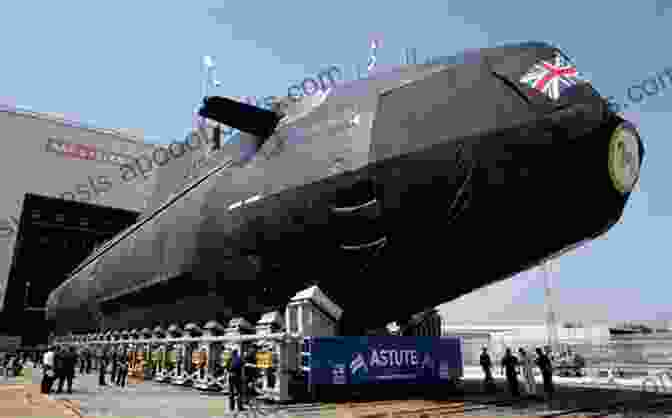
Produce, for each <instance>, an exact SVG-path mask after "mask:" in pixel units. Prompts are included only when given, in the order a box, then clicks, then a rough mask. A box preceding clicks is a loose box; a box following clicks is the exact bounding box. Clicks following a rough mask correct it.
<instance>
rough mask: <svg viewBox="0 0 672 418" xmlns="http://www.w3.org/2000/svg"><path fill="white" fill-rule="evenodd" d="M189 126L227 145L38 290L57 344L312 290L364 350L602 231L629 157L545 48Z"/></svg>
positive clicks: (593, 94)
mask: <svg viewBox="0 0 672 418" xmlns="http://www.w3.org/2000/svg"><path fill="white" fill-rule="evenodd" d="M199 114H200V115H201V116H202V117H203V118H205V119H206V120H208V121H209V122H216V123H221V124H223V125H226V126H230V127H233V128H235V129H237V130H238V132H239V133H238V134H237V135H236V136H235V138H233V139H232V140H231V141H229V142H226V143H224V144H223V145H222V146H221V149H219V150H217V152H216V153H217V155H218V156H219V157H218V158H216V159H215V160H216V164H214V165H212V166H209V167H206V168H204V169H203V170H204V171H203V172H202V173H201V174H200V175H199V176H198V177H197V178H196V179H195V180H194V181H193V182H192V183H190V184H188V185H187V186H185V187H184V188H183V189H182V190H181V191H180V192H179V193H176V194H174V195H172V196H170V197H167V198H166V199H160V200H161V204H157V205H155V206H154V207H152V209H151V211H148V212H147V213H143V215H142V216H141V217H140V220H139V221H138V222H137V223H136V224H135V225H133V226H131V227H129V228H128V229H126V230H124V231H122V232H121V233H120V234H119V235H118V236H116V237H115V238H114V239H112V240H110V241H109V242H108V243H106V244H105V245H103V246H102V247H101V248H99V249H97V250H96V251H95V252H94V253H92V254H91V256H89V257H88V258H87V259H86V260H85V261H84V262H83V263H82V264H80V265H79V266H77V268H75V270H74V271H73V272H72V274H71V275H70V276H69V277H68V278H67V280H66V281H65V282H63V283H62V284H61V285H60V286H59V287H58V288H56V289H55V290H54V291H52V292H51V294H50V296H49V298H48V302H47V306H46V315H47V318H48V319H50V320H52V321H53V324H54V327H55V330H56V331H55V332H56V334H57V335H60V334H64V333H67V332H91V331H93V330H97V329H100V328H101V327H103V325H102V324H104V327H105V328H142V327H150V328H151V327H153V326H154V325H156V324H157V323H160V324H168V323H170V322H173V321H180V322H187V321H189V322H191V321H209V320H213V319H214V320H217V321H220V322H221V321H226V320H228V319H229V318H231V317H233V316H246V317H247V318H254V317H255V316H256V317H258V316H259V315H261V314H263V313H265V312H268V311H271V310H276V309H284V306H285V305H286V304H287V302H288V300H289V298H291V297H292V296H293V295H294V294H295V293H296V292H298V291H301V290H302V289H305V288H306V287H307V286H311V285H318V286H319V288H320V289H321V290H322V291H323V292H324V294H325V295H327V296H328V297H329V298H330V299H331V300H333V301H334V302H335V303H336V304H337V305H338V306H340V307H341V308H342V309H343V315H342V317H341V320H340V322H339V323H340V334H341V335H365V334H364V333H365V332H366V331H367V330H370V329H373V328H379V327H382V326H384V325H385V324H387V323H389V322H392V321H399V322H404V321H406V320H407V319H408V318H410V317H411V316H412V315H413V314H415V313H417V312H420V311H423V310H425V309H427V308H431V307H434V306H437V305H439V304H442V303H445V302H448V301H451V300H453V299H456V298H458V297H460V296H462V295H464V294H466V293H469V292H472V291H474V290H476V289H478V288H481V287H484V286H486V285H489V284H492V283H494V282H497V281H500V280H505V279H507V278H510V277H512V276H513V275H515V274H517V273H519V272H521V271H524V270H527V269H529V268H532V267H534V266H536V265H539V264H540V263H542V262H544V261H545V260H548V259H549V258H553V257H557V256H558V255H559V254H563V253H564V252H566V251H568V250H570V249H572V248H575V247H576V246H578V245H581V244H582V243H585V242H586V241H590V240H592V239H595V238H598V237H600V236H601V235H603V234H605V233H606V232H607V231H608V230H609V229H610V228H612V227H613V226H614V225H616V224H617V223H618V222H619V220H620V219H621V218H622V215H623V211H624V208H625V206H626V203H627V202H628V200H629V198H630V196H631V193H632V191H633V189H634V188H635V185H636V184H637V182H638V181H639V173H640V168H641V164H642V161H643V158H644V146H643V143H642V140H641V138H640V135H639V133H638V130H637V127H636V126H634V125H633V124H631V123H629V122H628V121H627V120H625V119H624V117H623V116H622V115H621V114H618V113H614V112H613V111H612V110H611V109H610V107H609V104H608V102H607V100H606V99H605V98H603V97H602V96H601V95H600V94H599V93H598V92H597V91H596V89H595V88H594V87H593V86H592V85H591V83H590V81H588V80H586V79H585V78H583V77H582V76H581V73H580V72H579V71H578V69H577V68H576V66H575V65H574V64H573V63H572V61H571V59H570V58H569V57H567V56H566V55H565V53H564V52H563V51H562V50H560V49H559V48H558V47H556V46H554V45H552V44H550V43H547V42H526V43H517V44H507V45H502V46H496V47H492V48H483V49H479V50H476V51H474V50H470V51H468V52H464V53H461V54H457V55H455V56H450V57H442V58H441V59H433V60H432V62H430V63H426V64H413V65H401V66H397V67H392V68H388V69H385V70H383V71H377V72H373V73H370V74H369V75H368V76H367V77H366V78H362V79H357V80H353V81H349V82H344V83H341V84H338V85H336V86H332V87H330V88H328V89H324V90H322V91H320V92H318V94H315V95H313V96H311V97H304V98H301V99H296V98H292V97H285V98H282V99H281V100H278V101H277V102H276V103H275V104H274V107H273V109H270V110H268V109H261V108H258V107H255V106H253V105H250V104H247V103H241V102H239V101H237V100H234V99H232V98H228V97H219V96H212V97H206V98H204V100H203V105H202V107H201V108H200V110H199Z"/></svg>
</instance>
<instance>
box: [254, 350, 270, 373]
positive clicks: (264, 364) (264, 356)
mask: <svg viewBox="0 0 672 418" xmlns="http://www.w3.org/2000/svg"><path fill="white" fill-rule="evenodd" d="M257 367H259V368H260V369H270V368H271V367H273V353H272V352H266V351H263V352H258V353H257Z"/></svg>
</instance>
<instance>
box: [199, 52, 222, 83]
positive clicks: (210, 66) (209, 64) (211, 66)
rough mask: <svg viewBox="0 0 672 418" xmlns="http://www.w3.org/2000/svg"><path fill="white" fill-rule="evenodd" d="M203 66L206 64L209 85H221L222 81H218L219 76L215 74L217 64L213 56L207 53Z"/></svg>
mask: <svg viewBox="0 0 672 418" xmlns="http://www.w3.org/2000/svg"><path fill="white" fill-rule="evenodd" d="M203 66H205V71H206V73H207V77H208V78H207V83H208V85H209V86H212V87H219V86H220V85H221V84H222V83H220V82H219V81H217V77H216V76H215V69H216V68H217V66H216V65H215V61H214V60H213V59H212V57H211V56H209V55H206V56H204V57H203Z"/></svg>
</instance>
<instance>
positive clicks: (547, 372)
mask: <svg viewBox="0 0 672 418" xmlns="http://www.w3.org/2000/svg"><path fill="white" fill-rule="evenodd" d="M536 363H537V366H539V370H540V371H541V376H542V378H543V379H544V392H546V396H547V397H548V399H551V397H552V395H553V392H554V388H553V364H552V363H551V359H550V358H548V356H547V355H546V354H545V353H544V352H543V351H541V348H537V361H536Z"/></svg>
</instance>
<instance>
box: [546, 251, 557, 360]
mask: <svg viewBox="0 0 672 418" xmlns="http://www.w3.org/2000/svg"><path fill="white" fill-rule="evenodd" d="M552 262H553V260H547V261H545V262H544V264H543V265H542V270H543V274H544V289H545V297H544V304H545V305H546V332H547V335H546V338H547V344H548V345H549V346H551V349H552V350H553V351H555V352H557V350H558V326H557V319H556V317H555V310H554V308H553V291H552V290H553V284H552V280H551V275H552V272H553V269H552Z"/></svg>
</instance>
